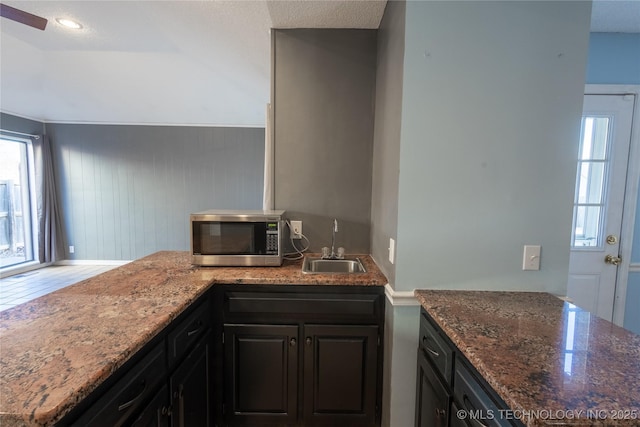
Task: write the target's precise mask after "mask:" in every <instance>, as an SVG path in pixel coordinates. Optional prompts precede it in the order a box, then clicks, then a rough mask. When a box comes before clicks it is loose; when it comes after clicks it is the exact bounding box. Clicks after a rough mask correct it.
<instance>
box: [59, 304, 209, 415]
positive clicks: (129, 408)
mask: <svg viewBox="0 0 640 427" xmlns="http://www.w3.org/2000/svg"><path fill="white" fill-rule="evenodd" d="M195 305H196V308H195V310H188V311H187V313H185V315H182V316H180V317H179V318H178V319H177V320H176V321H174V322H173V323H172V324H171V325H169V326H168V327H167V329H166V330H165V331H163V332H162V333H161V334H160V336H159V337H158V338H157V339H155V340H154V343H155V344H153V345H152V347H151V349H143V350H141V351H140V352H139V353H138V354H136V355H135V356H134V359H133V362H132V363H130V364H128V365H125V367H124V368H121V370H119V371H117V372H116V374H115V375H114V379H115V382H113V383H111V384H110V383H106V384H104V385H103V386H102V387H101V388H100V389H99V390H96V392H95V393H94V396H90V397H89V399H90V400H89V401H87V402H84V403H83V404H81V405H79V407H78V408H77V409H76V410H74V411H73V412H71V413H70V414H69V415H68V416H67V417H65V418H64V419H63V420H61V421H60V423H59V424H58V425H59V426H69V425H71V426H78V427H119V426H134V427H187V426H188V427H209V426H211V425H212V422H211V420H212V417H211V407H212V403H211V399H212V388H213V387H212V376H211V366H212V361H211V356H212V351H211V346H212V335H211V331H210V329H211V328H210V325H211V321H210V318H211V313H210V309H209V307H210V304H209V300H208V299H205V301H203V302H201V303H199V304H198V303H196V304H195ZM167 348H169V349H170V350H171V351H170V352H169V353H167ZM135 360H137V361H135ZM86 404H88V406H85V405H86Z"/></svg>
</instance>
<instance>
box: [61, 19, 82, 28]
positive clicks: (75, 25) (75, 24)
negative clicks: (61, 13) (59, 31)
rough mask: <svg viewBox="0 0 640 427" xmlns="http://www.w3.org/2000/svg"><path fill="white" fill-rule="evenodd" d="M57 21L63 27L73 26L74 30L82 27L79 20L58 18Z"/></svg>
mask: <svg viewBox="0 0 640 427" xmlns="http://www.w3.org/2000/svg"><path fill="white" fill-rule="evenodd" d="M56 22H57V23H58V24H60V25H62V26H63V27H67V28H71V29H73V30H79V29H81V28H82V25H81V24H80V23H79V22H76V21H74V20H72V19H68V18H56Z"/></svg>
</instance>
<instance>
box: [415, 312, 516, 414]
mask: <svg viewBox="0 0 640 427" xmlns="http://www.w3.org/2000/svg"><path fill="white" fill-rule="evenodd" d="M506 409H508V408H507V406H506V404H505V403H504V402H503V401H502V399H500V397H499V396H498V395H497V394H496V393H495V391H494V390H493V389H492V388H491V387H490V386H489V385H488V384H487V383H486V381H485V380H484V379H483V378H482V377H481V376H480V375H479V374H478V373H477V372H475V370H474V369H473V368H472V367H471V365H470V364H469V362H468V361H467V360H466V359H465V357H464V356H463V355H462V354H461V353H460V351H459V350H458V349H457V347H456V346H455V345H454V344H453V343H452V342H451V341H450V340H449V339H448V337H447V336H446V334H445V333H444V332H443V331H442V330H441V329H440V328H439V327H438V326H437V325H436V324H435V322H432V321H431V320H430V317H429V315H428V314H427V313H426V311H425V310H424V309H421V312H420V335H419V346H418V378H417V386H416V419H415V426H416V427H428V426H429V427H431V426H434V427H446V426H449V427H523V426H524V425H523V424H522V423H521V422H519V421H518V420H514V419H511V417H509V418H507V417H503V416H501V415H502V414H503V411H504V410H506Z"/></svg>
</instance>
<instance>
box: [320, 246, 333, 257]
mask: <svg viewBox="0 0 640 427" xmlns="http://www.w3.org/2000/svg"><path fill="white" fill-rule="evenodd" d="M330 257H331V249H329V248H328V247H326V246H324V247H323V248H322V259H327V258H330Z"/></svg>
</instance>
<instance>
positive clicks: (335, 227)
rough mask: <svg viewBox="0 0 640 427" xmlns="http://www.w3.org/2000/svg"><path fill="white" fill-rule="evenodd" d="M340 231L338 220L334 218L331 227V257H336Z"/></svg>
mask: <svg viewBox="0 0 640 427" xmlns="http://www.w3.org/2000/svg"><path fill="white" fill-rule="evenodd" d="M337 232H338V220H337V219H335V218H334V219H333V227H332V228H331V256H330V258H331V259H336V258H337V256H336V233H337Z"/></svg>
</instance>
